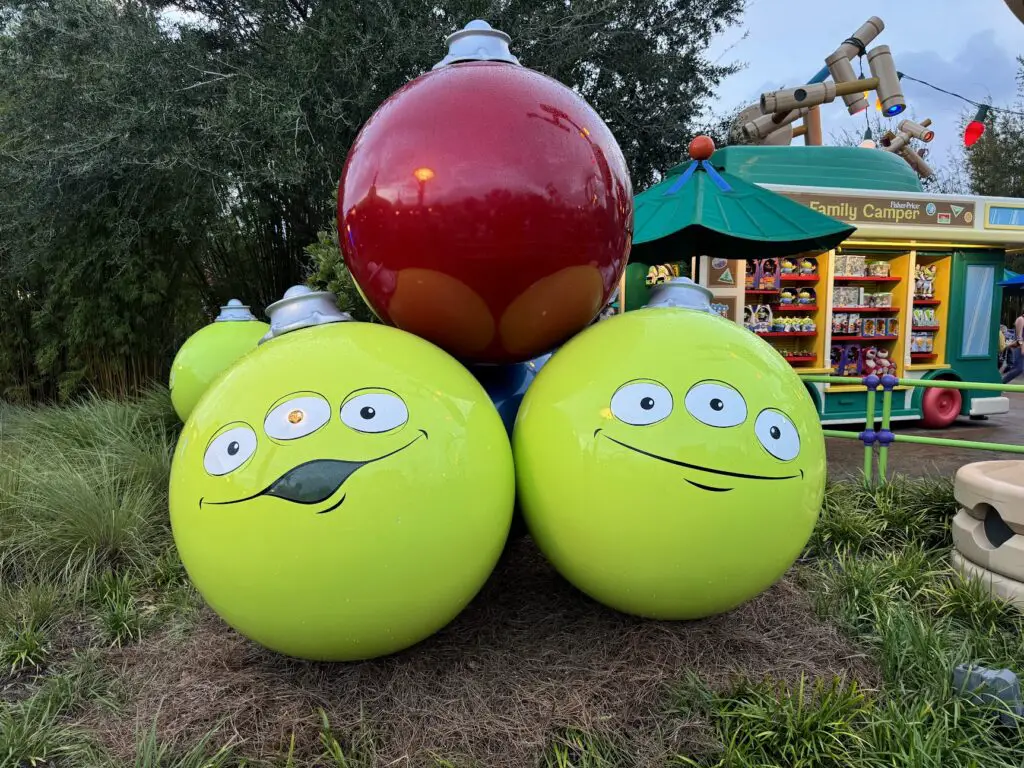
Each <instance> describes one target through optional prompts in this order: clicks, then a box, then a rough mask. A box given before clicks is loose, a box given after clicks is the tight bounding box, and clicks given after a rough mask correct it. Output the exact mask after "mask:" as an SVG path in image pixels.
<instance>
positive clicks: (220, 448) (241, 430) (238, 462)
mask: <svg viewBox="0 0 1024 768" xmlns="http://www.w3.org/2000/svg"><path fill="white" fill-rule="evenodd" d="M254 453H256V433H255V432H254V431H253V430H252V428H251V427H247V426H238V427H234V428H232V429H229V430H227V431H226V432H222V433H221V434H219V435H217V437H215V438H213V440H212V441H210V445H209V447H208V448H207V449H206V455H205V456H203V467H204V468H205V469H206V471H207V472H208V473H209V474H211V475H213V476H214V477H220V476H221V475H226V474H228V473H229V472H234V471H235V470H236V469H238V468H239V467H240V466H242V465H243V464H245V462H247V461H248V460H249V459H250V458H252V455H253V454H254Z"/></svg>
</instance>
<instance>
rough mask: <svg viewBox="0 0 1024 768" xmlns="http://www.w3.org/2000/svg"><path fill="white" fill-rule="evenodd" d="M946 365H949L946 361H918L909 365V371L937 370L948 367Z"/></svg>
mask: <svg viewBox="0 0 1024 768" xmlns="http://www.w3.org/2000/svg"><path fill="white" fill-rule="evenodd" d="M946 367H947V366H946V365H945V364H944V363H939V364H936V363H928V364H927V365H924V364H921V363H916V364H914V365H908V366H907V370H908V371H937V370H938V369H939V368H946Z"/></svg>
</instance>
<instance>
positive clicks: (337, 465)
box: [199, 429, 429, 515]
mask: <svg viewBox="0 0 1024 768" xmlns="http://www.w3.org/2000/svg"><path fill="white" fill-rule="evenodd" d="M419 432H420V434H419V435H417V436H416V437H414V438H413V439H412V440H410V441H409V442H408V443H406V444H405V445H403V446H402V447H401V448H396V449H395V450H393V451H391V452H390V453H385V454H384V455H383V456H378V457H377V458H375V459H367V460H366V461H345V460H343V459H314V460H313V461H307V462H306V463H305V464H299V466H297V467H293V468H292V469H290V470H288V471H287V472H285V473H284V474H283V475H281V477H279V478H277V480H275V481H274V482H272V483H271V484H270V485H268V486H267V487H266V488H264V489H263V490H262V491H260V492H259V493H254V494H253V495H252V496H246V497H245V498H242V499H233V500H231V501H204V499H199V508H200V509H202V508H203V505H204V504H206V505H210V506H226V505H230V504H241V503H242V502H245V501H252V500H253V499H258V498H260V497H261V496H272V497H274V498H277V499H283V500H284V501H290V502H292V503H293V504H303V505H307V506H316V505H318V504H324V503H325V502H327V501H329V500H330V499H331V498H332V497H333V496H334V495H335V494H337V493H338V491H339V490H341V487H342V486H343V485H344V484H345V481H346V480H348V479H349V478H350V477H352V475H354V474H355V473H356V472H357V471H358V470H360V469H362V468H363V467H365V466H367V465H368V464H375V463H377V462H378V461H383V460H384V459H387V458H390V457H391V456H394V455H395V454H396V453H401V452H402V451H404V450H405V449H406V448H408V447H409V446H411V445H412V444H413V443H415V442H416V441H417V440H419V439H420V438H421V437H422V438H426V439H429V436H428V435H427V432H426V430H424V429H421V430H419ZM346 497H347V494H343V495H342V497H341V498H340V499H338V501H336V502H335V503H334V504H332V505H331V506H329V507H327V508H325V509H321V510H319V511H318V512H317V514H318V515H326V514H327V513H328V512H333V511H334V510H336V509H337V508H338V507H340V506H341V505H342V504H343V503H344V502H345V498H346Z"/></svg>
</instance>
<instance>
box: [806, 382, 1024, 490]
mask: <svg viewBox="0 0 1024 768" xmlns="http://www.w3.org/2000/svg"><path fill="white" fill-rule="evenodd" d="M1019 381H1020V380H1018V383H1019ZM1007 397H1008V398H1009V399H1010V412H1009V413H1006V414H1002V415H999V416H990V417H989V418H988V420H987V421H971V420H970V419H968V418H966V417H964V418H960V419H959V420H957V422H956V423H955V424H954V425H953V426H952V427H950V428H949V429H944V430H931V429H922V428H920V426H919V425H918V424H917V423H916V422H912V421H907V422H896V423H895V424H894V425H893V431H894V432H895V433H897V434H900V433H904V434H909V435H923V436H925V437H948V438H952V439H955V440H972V441H976V442H981V443H1003V444H1007V445H1024V395H1018V394H1011V395H1007ZM830 428H831V429H842V430H848V431H858V432H859V431H860V430H862V429H863V428H864V427H863V424H861V425H848V426H830ZM826 447H827V451H828V468H829V474H830V475H831V476H832V477H833V478H837V477H841V476H845V475H851V474H859V473H860V472H861V470H862V467H863V464H864V444H863V443H860V442H855V441H853V440H842V439H838V438H830V439H828V440H827V441H826ZM996 459H1020V460H1024V455H1021V454H1016V455H1015V454H1012V453H1001V452H992V451H977V450H971V449H966V448H944V447H940V446H933V445H913V444H910V443H897V444H896V445H894V446H891V447H890V449H889V472H890V474H893V473H899V474H903V475H909V476H916V477H921V476H925V475H946V476H949V477H952V476H953V475H955V474H956V471H957V470H958V469H959V468H960V467H962V466H963V465H964V464H970V463H972V462H975V461H993V460H996Z"/></svg>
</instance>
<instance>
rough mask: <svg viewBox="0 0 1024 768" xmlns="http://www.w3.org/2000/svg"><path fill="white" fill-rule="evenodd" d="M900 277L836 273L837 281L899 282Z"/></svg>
mask: <svg viewBox="0 0 1024 768" xmlns="http://www.w3.org/2000/svg"><path fill="white" fill-rule="evenodd" d="M901 280H902V278H900V277H895V276H891V277H871V276H869V275H836V276H835V281H836V282H837V283H898V282H900V281H901Z"/></svg>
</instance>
